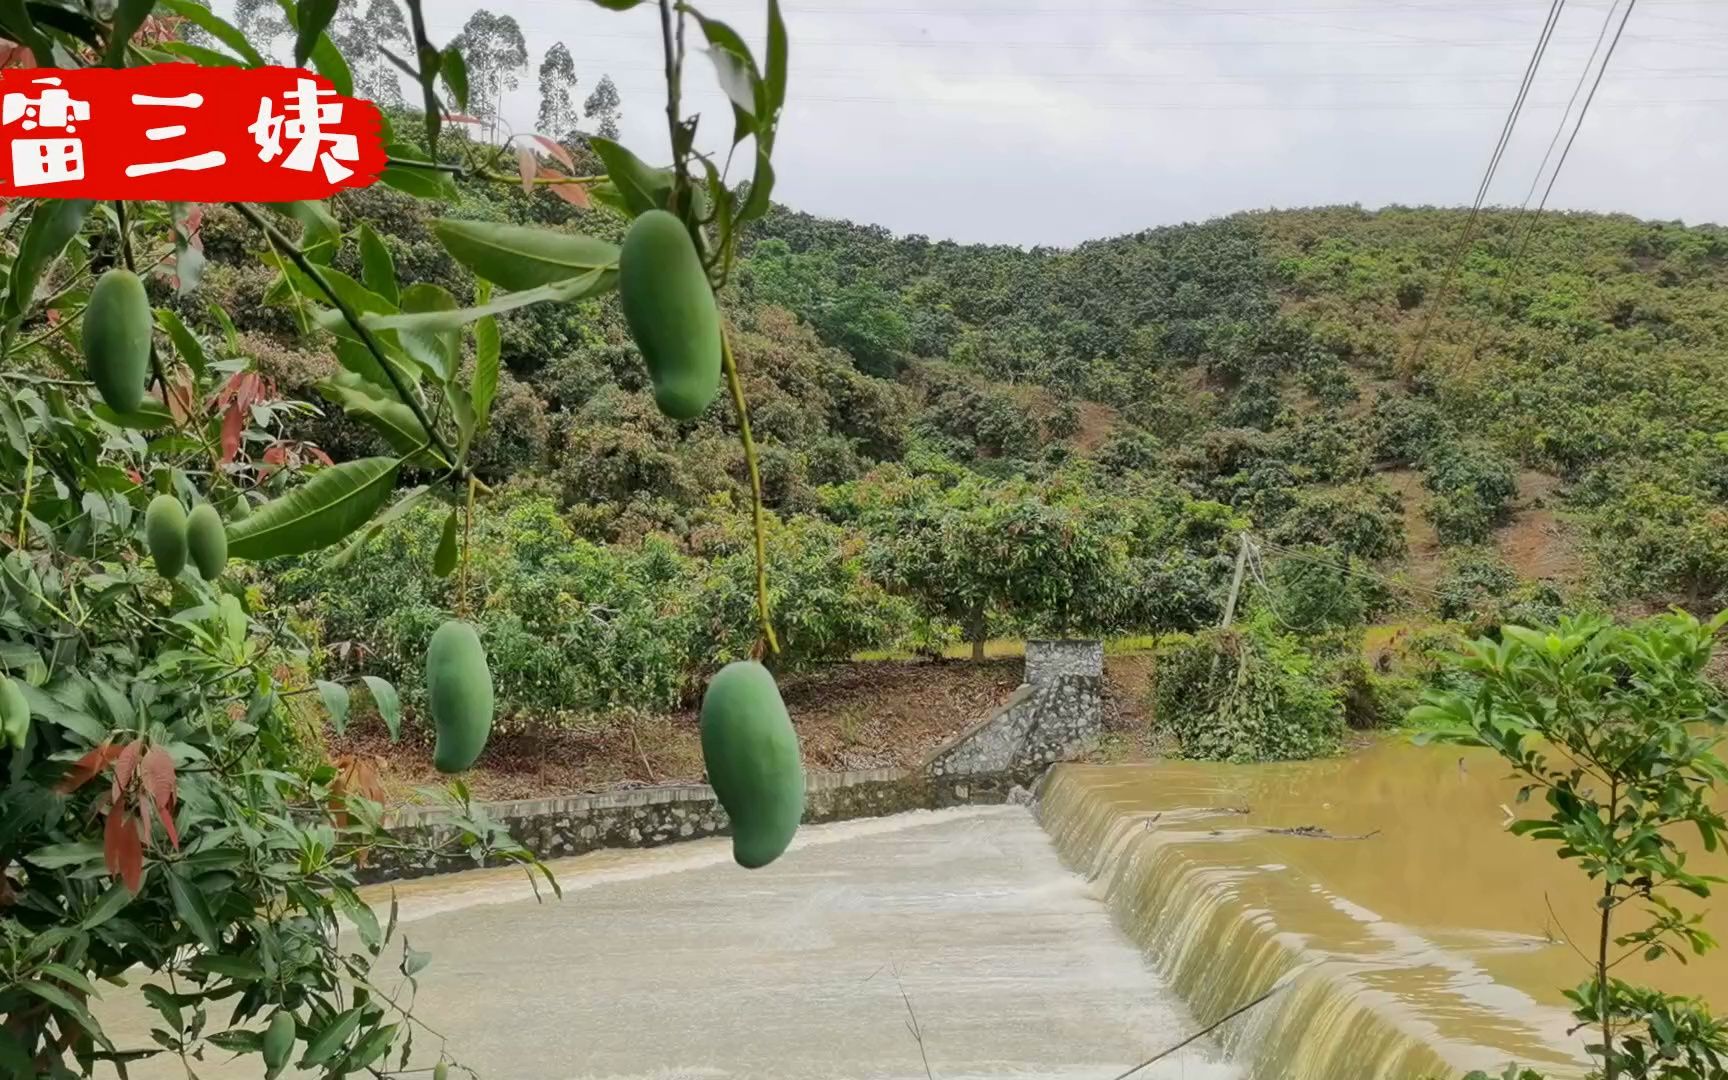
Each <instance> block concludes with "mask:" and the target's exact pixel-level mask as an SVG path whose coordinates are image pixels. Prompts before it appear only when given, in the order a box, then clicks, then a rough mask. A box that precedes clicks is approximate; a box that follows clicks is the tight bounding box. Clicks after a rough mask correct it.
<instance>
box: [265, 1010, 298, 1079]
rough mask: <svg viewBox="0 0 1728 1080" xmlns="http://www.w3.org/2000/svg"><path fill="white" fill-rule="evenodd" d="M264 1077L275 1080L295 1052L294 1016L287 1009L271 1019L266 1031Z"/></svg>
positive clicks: (279, 1011) (278, 1011)
mask: <svg viewBox="0 0 1728 1080" xmlns="http://www.w3.org/2000/svg"><path fill="white" fill-rule="evenodd" d="M263 1051H264V1076H265V1077H266V1080H275V1077H277V1076H278V1075H280V1074H281V1072H282V1070H283V1068H284V1067H286V1066H287V1064H288V1055H289V1054H291V1053H293V1051H294V1014H293V1013H291V1012H289V1011H288V1010H287V1009H279V1010H277V1013H276V1015H275V1016H272V1017H271V1018H270V1026H269V1027H267V1028H265V1029H264V1046H263Z"/></svg>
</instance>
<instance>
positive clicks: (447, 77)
mask: <svg viewBox="0 0 1728 1080" xmlns="http://www.w3.org/2000/svg"><path fill="white" fill-rule="evenodd" d="M438 77H439V78H440V79H443V80H444V85H445V86H447V87H449V89H450V96H451V97H453V98H455V99H456V107H457V108H458V109H461V110H462V111H463V112H467V111H468V62H467V61H466V60H464V59H462V51H461V50H460V49H458V48H456V46H454V45H451V46H449V47H448V48H446V49H445V50H444V53H443V59H441V60H440V61H439V62H438Z"/></svg>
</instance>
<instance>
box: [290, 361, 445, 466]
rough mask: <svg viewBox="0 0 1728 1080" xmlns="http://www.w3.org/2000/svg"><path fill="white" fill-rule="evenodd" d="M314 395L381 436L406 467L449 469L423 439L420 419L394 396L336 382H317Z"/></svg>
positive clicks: (327, 380) (424, 437)
mask: <svg viewBox="0 0 1728 1080" xmlns="http://www.w3.org/2000/svg"><path fill="white" fill-rule="evenodd" d="M342 378H351V376H343V377H342ZM318 392H319V393H320V394H323V395H324V397H325V398H326V399H327V400H328V401H330V402H331V403H332V404H335V405H339V406H341V408H342V411H343V412H344V413H345V414H347V415H348V416H349V417H350V418H352V419H354V420H358V421H359V422H360V423H362V424H364V425H366V426H367V427H369V428H371V429H372V430H373V431H376V432H377V433H378V434H379V435H382V436H383V437H384V441H385V442H387V443H389V444H390V449H392V450H394V451H396V452H397V453H398V454H401V455H403V456H404V457H405V458H407V459H408V461H407V463H408V464H410V465H416V466H419V467H422V468H440V467H442V468H446V469H447V468H449V467H450V463H449V462H448V461H445V460H444V457H443V455H442V454H440V453H438V451H437V449H436V448H435V447H433V446H430V445H428V444H429V442H430V440H429V439H428V438H427V437H426V429H425V428H424V427H423V426H421V424H420V418H419V417H417V416H415V415H414V410H413V409H410V408H409V407H408V406H407V405H404V404H403V403H402V401H401V400H400V399H398V398H396V397H395V396H394V395H391V396H379V395H373V394H369V393H367V392H366V391H364V390H361V389H359V388H357V387H354V386H349V385H344V384H343V382H342V381H341V380H340V379H322V380H320V381H319V382H318Z"/></svg>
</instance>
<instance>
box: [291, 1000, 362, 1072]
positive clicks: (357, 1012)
mask: <svg viewBox="0 0 1728 1080" xmlns="http://www.w3.org/2000/svg"><path fill="white" fill-rule="evenodd" d="M363 1012H364V1010H363V1009H361V1008H359V1007H358V1006H356V1007H355V1008H352V1009H349V1010H348V1011H347V1012H345V1013H342V1014H341V1015H339V1016H337V1017H336V1019H335V1020H333V1021H331V1023H330V1026H329V1027H327V1028H325V1029H324V1030H323V1031H320V1032H319V1033H318V1037H317V1038H315V1039H313V1040H312V1041H311V1042H310V1043H308V1044H307V1046H306V1053H305V1055H304V1056H302V1057H301V1058H300V1067H301V1068H303V1069H304V1068H310V1067H311V1066H314V1065H319V1064H322V1063H323V1062H326V1061H329V1060H330V1059H331V1058H333V1057H335V1056H336V1054H337V1053H338V1052H339V1051H340V1050H341V1049H342V1044H343V1043H345V1042H347V1041H348V1036H350V1035H352V1034H354V1029H355V1028H357V1027H359V1026H360V1016H361V1014H362V1013H363Z"/></svg>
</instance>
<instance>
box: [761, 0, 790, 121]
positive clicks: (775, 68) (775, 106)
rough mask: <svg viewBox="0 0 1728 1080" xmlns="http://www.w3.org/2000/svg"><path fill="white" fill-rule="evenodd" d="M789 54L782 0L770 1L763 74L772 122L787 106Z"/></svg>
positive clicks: (763, 83)
mask: <svg viewBox="0 0 1728 1080" xmlns="http://www.w3.org/2000/svg"><path fill="white" fill-rule="evenodd" d="M788 52H789V50H788V49H787V46H786V20H785V19H783V18H781V17H780V0H768V54H767V55H768V59H767V62H766V64H765V66H764V69H763V72H762V85H763V88H764V89H765V90H766V91H767V93H768V106H769V109H770V115H769V120H770V121H772V120H773V119H774V117H775V114H778V113H779V111H780V109H781V107H782V106H784V105H785V104H786V73H787V70H788Z"/></svg>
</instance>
